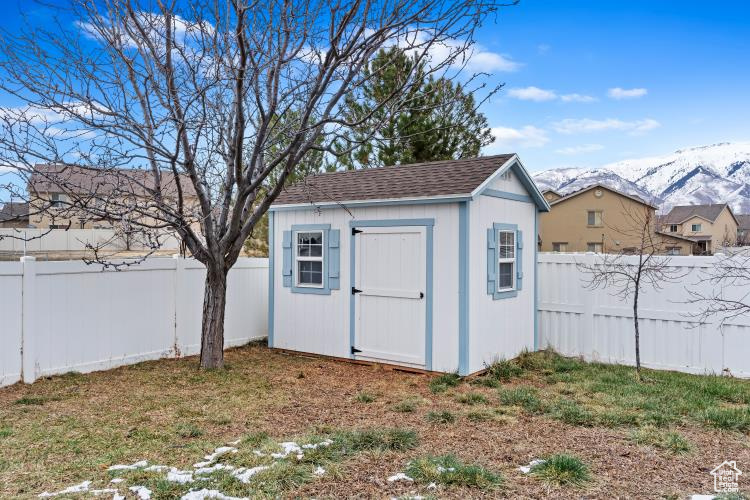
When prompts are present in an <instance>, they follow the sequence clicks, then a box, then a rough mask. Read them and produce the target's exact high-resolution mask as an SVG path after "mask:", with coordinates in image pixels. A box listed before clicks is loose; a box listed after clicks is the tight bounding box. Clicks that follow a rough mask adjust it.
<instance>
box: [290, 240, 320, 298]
mask: <svg viewBox="0 0 750 500" xmlns="http://www.w3.org/2000/svg"><path fill="white" fill-rule="evenodd" d="M295 241H296V251H295V255H296V257H297V258H296V266H297V272H296V276H297V286H312V287H322V286H323V232H322V231H305V232H298V233H296V237H295Z"/></svg>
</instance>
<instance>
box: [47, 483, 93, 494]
mask: <svg viewBox="0 0 750 500" xmlns="http://www.w3.org/2000/svg"><path fill="white" fill-rule="evenodd" d="M89 486H91V481H84V482H82V483H81V484H76V485H73V486H68V487H67V488H65V489H64V490H60V491H57V492H55V493H50V492H49V491H45V492H44V493H40V494H39V498H47V497H56V496H58V495H67V494H68V493H81V492H84V491H88V490H89Z"/></svg>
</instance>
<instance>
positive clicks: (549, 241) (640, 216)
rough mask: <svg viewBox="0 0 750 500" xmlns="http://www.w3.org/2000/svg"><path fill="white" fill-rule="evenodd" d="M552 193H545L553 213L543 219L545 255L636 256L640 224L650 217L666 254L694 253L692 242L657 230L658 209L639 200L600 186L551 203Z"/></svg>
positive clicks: (587, 188)
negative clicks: (627, 254)
mask: <svg viewBox="0 0 750 500" xmlns="http://www.w3.org/2000/svg"><path fill="white" fill-rule="evenodd" d="M550 193H553V192H550V191H547V192H545V193H543V194H544V196H545V198H546V199H547V200H548V201H549V204H550V207H551V210H550V211H549V212H547V213H543V214H541V216H540V224H539V236H540V242H539V249H540V250H541V251H542V252H597V253H635V252H637V248H638V247H639V246H640V237H639V234H638V233H639V231H638V228H637V226H638V225H639V223H638V221H639V220H645V219H646V216H648V218H649V220H651V221H654V222H653V230H652V235H653V237H654V241H655V243H656V244H658V245H659V246H660V247H661V248H663V249H664V253H667V254H670V255H691V254H692V246H693V241H692V240H690V239H688V238H684V237H682V236H680V235H666V234H664V233H662V232H660V231H658V225H657V223H656V207H655V206H653V205H651V204H649V203H647V202H645V201H643V200H642V199H640V198H638V197H635V196H631V195H628V194H625V193H621V192H619V191H617V190H615V189H612V188H610V187H607V186H603V185H601V184H594V185H592V186H589V187H586V188H584V189H581V190H579V191H575V192H573V193H570V194H567V195H565V196H560V197H559V198H556V199H554V200H552V201H550ZM554 194H555V195H557V193H554ZM558 196H559V195H558Z"/></svg>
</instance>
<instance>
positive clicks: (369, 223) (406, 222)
mask: <svg viewBox="0 0 750 500" xmlns="http://www.w3.org/2000/svg"><path fill="white" fill-rule="evenodd" d="M400 226H424V227H425V234H426V240H427V241H426V247H427V248H426V257H425V260H426V261H427V262H426V263H425V266H426V268H425V288H426V290H425V323H424V325H425V335H424V339H425V348H424V350H425V353H424V363H425V370H432V288H433V276H432V274H433V255H434V250H433V227H434V226H435V219H382V220H351V221H349V227H351V228H355V227H400ZM356 241H357V240H356V235H355V234H354V233H353V232H352V233H350V235H349V283H350V285H351V287H352V288H354V286H355V285H354V283H355V273H356V269H355V256H356V244H357V243H356ZM354 308H355V305H354V294H350V295H349V346H350V354H349V357H350V358H354V353H352V352H351V348H352V347H355V346H354V333H355V331H354V330H355V311H354Z"/></svg>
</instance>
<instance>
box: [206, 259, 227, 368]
mask: <svg viewBox="0 0 750 500" xmlns="http://www.w3.org/2000/svg"><path fill="white" fill-rule="evenodd" d="M226 303H227V272H226V271H225V270H224V269H216V268H215V267H214V266H211V265H208V266H206V291H205V293H204V295H203V326H202V329H201V368H223V367H224V309H225V307H226Z"/></svg>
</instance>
